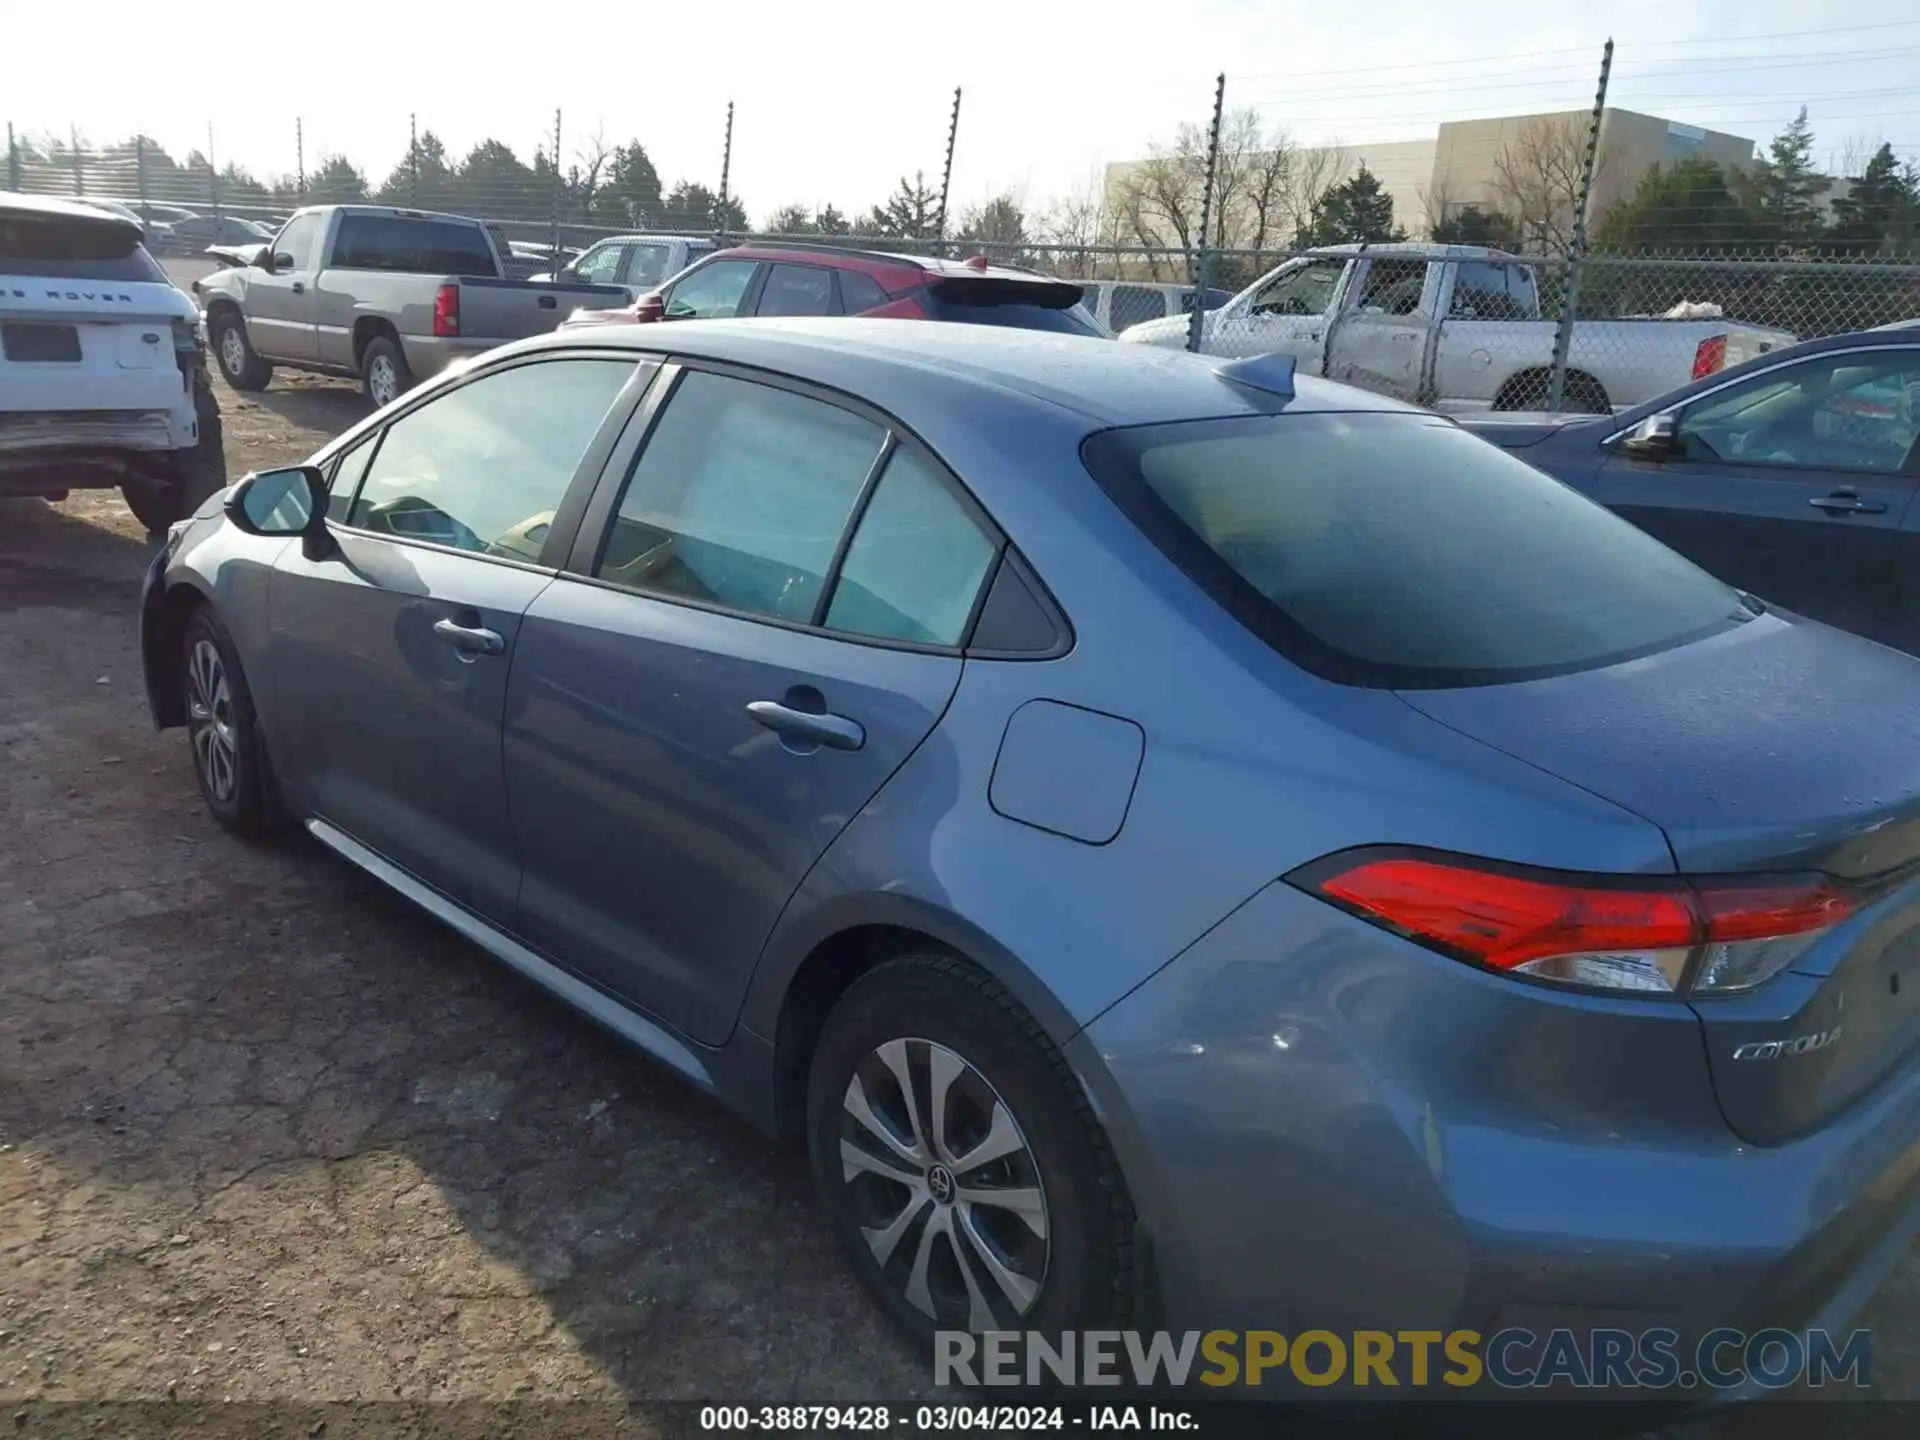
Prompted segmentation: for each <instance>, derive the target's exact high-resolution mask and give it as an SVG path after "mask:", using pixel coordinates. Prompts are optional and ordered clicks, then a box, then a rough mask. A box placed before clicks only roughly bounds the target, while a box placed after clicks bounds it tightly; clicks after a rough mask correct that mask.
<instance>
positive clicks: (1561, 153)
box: [1105, 108, 1754, 244]
mask: <svg viewBox="0 0 1920 1440" xmlns="http://www.w3.org/2000/svg"><path fill="white" fill-rule="evenodd" d="M1592 118H1593V112H1592V111H1590V110H1565V111H1559V112H1549V113H1544V114H1538V115H1510V116H1505V117H1502V118H1500V119H1496V120H1450V121H1448V122H1446V123H1445V124H1443V125H1441V126H1440V128H1439V130H1438V131H1436V132H1435V134H1434V135H1433V137H1432V138H1431V139H1427V140H1402V141H1395V142H1391V143H1388V144H1380V145H1342V146H1325V147H1319V148H1313V149H1303V150H1301V151H1299V152H1298V153H1297V154H1296V155H1295V156H1294V164H1293V172H1294V174H1295V175H1296V176H1301V175H1305V174H1314V175H1317V176H1318V177H1319V178H1320V182H1321V183H1320V185H1319V188H1321V189H1324V188H1325V187H1326V185H1327V184H1332V183H1337V182H1338V181H1339V180H1341V179H1344V178H1346V177H1347V176H1349V175H1351V174H1352V173H1353V172H1354V171H1356V170H1358V169H1359V168H1360V166H1361V165H1362V164H1363V163H1364V164H1365V165H1366V167H1367V168H1368V169H1369V170H1371V171H1372V172H1373V173H1374V174H1375V175H1376V176H1378V177H1379V180H1380V184H1381V187H1382V188H1383V189H1385V190H1386V192H1387V193H1388V194H1389V195H1391V196H1392V197H1393V214H1394V219H1395V221H1396V223H1397V224H1399V225H1400V226H1401V228H1403V229H1404V230H1406V232H1407V233H1408V234H1409V235H1410V236H1412V237H1414V238H1420V237H1423V236H1426V235H1428V234H1430V233H1431V231H1432V228H1433V226H1434V225H1435V224H1436V223H1438V222H1439V221H1440V220H1442V219H1443V218H1451V217H1453V216H1456V215H1458V214H1459V213H1460V212H1461V211H1463V210H1468V209H1479V210H1482V211H1493V210H1498V211H1501V212H1503V213H1505V214H1508V215H1510V216H1513V217H1515V218H1516V219H1520V220H1522V221H1523V222H1525V224H1526V225H1527V228H1528V229H1529V230H1531V231H1534V232H1535V233H1536V234H1537V235H1539V236H1540V237H1541V238H1543V239H1551V238H1552V236H1553V234H1554V232H1560V233H1564V230H1565V228H1566V227H1567V226H1568V225H1569V224H1570V223H1571V219H1572V203H1573V197H1574V196H1575V195H1577V194H1578V187H1579V177H1580V169H1581V165H1582V162H1583V160H1584V157H1585V153H1586V145H1587V131H1588V127H1589V126H1590V124H1591V123H1592ZM1753 143H1754V142H1753V141H1751V140H1748V139H1746V138H1744V137H1742V136H1739V135H1728V134H1724V133H1722V132H1721V131H1718V130H1704V129H1702V128H1700V127H1699V126H1697V125H1685V124H1682V123H1681V122H1680V121H1678V120H1663V119H1661V118H1659V117H1658V116H1655V115H1642V114H1640V113H1638V112H1637V111H1633V110H1619V109H1613V108H1609V109H1607V110H1606V111H1604V112H1603V113H1602V116H1601V122H1600V147H1599V151H1598V156H1597V161H1596V164H1595V169H1594V195H1593V206H1592V209H1591V211H1590V212H1589V213H1590V215H1591V216H1593V217H1595V218H1597V217H1599V216H1600V215H1603V214H1605V213H1606V211H1607V210H1608V209H1609V208H1610V207H1611V206H1613V205H1614V204H1616V203H1617V202H1618V201H1620V200H1622V199H1624V198H1626V196H1628V195H1630V194H1631V193H1632V192H1633V189H1634V186H1635V185H1636V184H1638V183H1639V180H1640V177H1641V176H1642V175H1644V174H1645V173H1646V172H1647V171H1648V170H1649V169H1651V168H1652V167H1653V166H1655V165H1657V164H1663V163H1671V162H1672V161H1675V160H1683V159H1689V158H1692V157H1695V156H1703V157H1705V158H1707V159H1709V160H1715V161H1718V162H1719V163H1720V164H1722V165H1726V166H1730V167H1734V168H1745V167H1747V166H1749V165H1751V164H1752V163H1753ZM1150 163H1151V162H1149V161H1144V160H1130V161H1121V162H1120V163H1118V164H1114V165H1109V166H1108V167H1107V169H1106V175H1105V186H1106V195H1107V204H1108V208H1109V211H1110V212H1111V213H1113V214H1114V215H1115V216H1119V215H1120V214H1121V212H1122V211H1124V210H1125V208H1126V204H1125V201H1126V193H1127V189H1128V186H1127V180H1128V177H1129V176H1131V175H1134V174H1136V173H1137V172H1140V171H1142V170H1143V169H1144V168H1145V167H1146V166H1148V165H1149V164H1150ZM1235 198H1236V200H1237V202H1238V203H1233V202H1230V203H1232V209H1230V211H1229V222H1228V239H1229V241H1230V243H1233V242H1235V241H1236V236H1235V232H1236V231H1240V232H1243V235H1244V231H1245V228H1246V225H1247V220H1246V216H1245V214H1244V212H1245V211H1246V208H1247V207H1246V204H1245V197H1244V195H1242V196H1239V197H1235ZM1296 199H1297V196H1296ZM1115 228H1116V232H1117V234H1118V238H1120V239H1121V240H1122V241H1129V240H1136V239H1139V238H1142V237H1140V236H1138V235H1136V234H1131V233H1128V232H1129V230H1131V229H1132V228H1134V227H1132V226H1130V225H1128V224H1126V223H1121V224H1119V225H1117V226H1116V227H1115ZM1152 228H1153V229H1155V230H1156V231H1161V230H1163V228H1164V227H1161V226H1157V225H1156V226H1153V227H1152ZM1157 238H1158V239H1159V240H1160V241H1161V242H1162V243H1171V237H1169V236H1167V235H1165V234H1164V233H1160V234H1158V235H1157ZM1288 238H1290V236H1280V235H1274V236H1271V237H1270V238H1269V241H1268V243H1269V244H1284V243H1285V241H1286V239H1288ZM1237 243H1245V240H1244V238H1240V239H1239V240H1238V242H1237Z"/></svg>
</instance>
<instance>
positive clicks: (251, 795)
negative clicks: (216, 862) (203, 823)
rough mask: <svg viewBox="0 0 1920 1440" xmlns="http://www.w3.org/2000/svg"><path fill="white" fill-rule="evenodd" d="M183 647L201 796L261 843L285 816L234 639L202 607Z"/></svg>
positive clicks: (229, 825) (228, 823)
mask: <svg viewBox="0 0 1920 1440" xmlns="http://www.w3.org/2000/svg"><path fill="white" fill-rule="evenodd" d="M181 644H182V646H183V648H184V654H183V656H182V661H183V663H182V665H181V676H182V679H183V682H184V684H185V686H186V712H187V739H188V741H189V743H190V744H191V745H192V748H193V770H194V775H195V776H196V778H198V780H199V782H200V794H201V797H202V798H203V799H204V800H205V801H206V802H207V809H208V810H209V811H211V812H212V813H213V818H214V819H215V820H217V821H219V822H220V824H221V825H222V826H223V827H224V828H226V829H227V830H229V831H231V832H232V833H234V834H235V835H240V836H244V837H247V838H249V839H253V838H257V837H259V836H261V835H264V834H266V833H268V832H269V831H270V830H272V829H273V828H274V825H275V822H276V821H277V820H278V818H279V815H278V811H277V809H276V807H275V805H274V801H273V778H272V775H271V773H270V772H269V770H268V768H267V762H266V747H265V746H264V745H263V744H262V743H261V736H260V728H259V720H258V718H257V717H256V715H255V714H254V709H253V694H252V692H251V691H249V690H248V689H247V680H246V676H245V674H244V673H243V672H242V671H241V669H240V657H239V655H238V654H237V653H236V651H235V650H234V647H233V637H232V636H231V635H229V634H228V633H227V627H226V626H224V625H222V624H221V623H220V621H219V619H218V618H217V617H216V616H215V615H214V613H213V612H212V611H211V610H209V609H206V608H204V607H202V608H201V609H198V610H195V611H194V612H193V614H192V615H190V616H188V617H187V623H186V624H185V626H183V627H182V635H181Z"/></svg>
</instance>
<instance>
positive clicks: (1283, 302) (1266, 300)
mask: <svg viewBox="0 0 1920 1440" xmlns="http://www.w3.org/2000/svg"><path fill="white" fill-rule="evenodd" d="M1346 268H1347V262H1346V261H1344V260H1311V261H1309V262H1307V264H1305V265H1303V266H1301V267H1300V268H1299V269H1298V270H1289V271H1288V272H1287V273H1286V274H1284V275H1276V276H1275V277H1274V278H1273V279H1271V280H1269V281H1268V282H1267V283H1266V285H1265V286H1264V287H1262V288H1261V289H1260V290H1259V291H1258V292H1257V293H1256V294H1255V295H1254V297H1253V313H1254V314H1255V315H1324V314H1326V313H1327V310H1328V308H1329V307H1330V306H1332V304H1333V292H1334V291H1335V290H1336V289H1338V288H1339V285H1340V276H1341V275H1342V274H1343V273H1344V272H1345V270H1346Z"/></svg>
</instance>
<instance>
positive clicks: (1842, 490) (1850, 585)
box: [1467, 326, 1920, 654]
mask: <svg viewBox="0 0 1920 1440" xmlns="http://www.w3.org/2000/svg"><path fill="white" fill-rule="evenodd" d="M1467 423H1468V424H1469V425H1470V426H1471V428H1472V429H1473V430H1474V432H1475V433H1476V434H1478V435H1481V436H1482V437H1484V438H1486V439H1489V440H1492V441H1493V442H1494V443H1495V444H1497V445H1500V446H1502V447H1504V448H1506V449H1508V450H1511V451H1513V452H1514V453H1515V454H1517V455H1518V456H1520V458H1521V459H1523V460H1526V461H1527V462H1528V463H1530V464H1533V465H1537V466H1539V467H1540V468H1541V469H1543V470H1545V471H1547V472H1548V473H1549V474H1551V475H1554V476H1556V477H1557V478H1559V479H1561V480H1564V481H1566V482H1567V483H1568V484H1569V485H1571V486H1573V487H1574V488H1575V489H1576V490H1579V491H1580V492H1581V493H1582V494H1584V495H1587V496H1588V497H1589V498H1591V499H1594V500H1598V501H1599V502H1600V503H1601V504H1603V505H1606V506H1607V507H1608V508H1610V509H1612V510H1614V511H1616V512H1618V513H1619V514H1620V515H1622V516H1624V517H1625V518H1626V519H1628V520H1631V521H1632V522H1633V523H1634V524H1636V525H1638V526H1639V527H1640V528H1641V529H1643V530H1645V531H1647V532H1648V533H1649V534H1651V535H1654V536H1656V537H1658V538H1659V539H1661V540H1663V541H1665V542H1666V543H1667V544H1669V545H1671V546H1673V548H1674V549H1676V550H1678V551H1680V552H1681V553H1682V554H1683V555H1686V556H1688V557H1689V558H1691V559H1692V560H1694V561H1696V562H1698V563H1699V564H1700V565H1702V566H1704V567H1705V568H1706V569H1707V570H1709V571H1711V572H1712V573H1713V574H1715V575H1717V576H1719V577H1720V578H1721V579H1722V580H1724V581H1726V582H1727V583H1728V584H1730V585H1735V586H1738V587H1739V588H1740V589H1742V590H1747V591H1751V592H1752V593H1754V594H1756V595H1759V596H1761V597H1763V598H1764V599H1766V600H1767V601H1769V602H1771V603H1774V604H1779V605H1784V606H1785V607H1787V608H1788V609H1789V610H1794V611H1797V612H1798V613H1800V614H1802V615H1808V616H1811V617H1813V618H1814V619H1816V620H1824V621H1826V622H1827V623H1828V624H1830V625H1837V626H1839V627H1840V628H1841V629H1843V630H1852V631H1854V632H1855V633H1857V634H1860V635H1865V636H1867V637H1868V638H1870V639H1873V640H1879V641H1881V642H1882V643H1884V644H1888V645H1893V646H1896V647H1898V648H1899V649H1902V650H1906V651H1908V652H1910V653H1914V654H1920V508H1916V507H1915V505H1914V503H1913V500H1914V493H1915V491H1916V489H1920V443H1917V442H1920V328H1917V327H1913V326H1904V327H1898V328H1889V329H1883V330H1873V331H1868V332H1866V333H1864V334H1858V335H1835V336H1831V337H1829V338H1827V339H1823V340H1809V341H1807V342H1805V343H1804V344H1800V345H1794V346H1791V347H1789V348H1787V349H1784V350H1776V351H1774V352H1773V353H1771V354H1769V355H1766V356H1764V357H1762V358H1760V359H1758V360H1754V361H1750V362H1748V363H1747V364H1745V365H1741V366H1738V367H1736V368H1734V369H1732V370H1728V371H1725V372H1723V373H1721V374H1718V375H1714V376H1710V377H1708V378H1706V379H1703V380H1700V381H1697V382H1696V383H1694V384H1692V385H1688V386H1685V387H1684V388H1682V389H1680V390H1677V391H1675V392H1673V393H1672V394H1670V395H1662V396H1660V397H1659V398H1658V399H1655V400H1649V401H1648V402H1647V403H1646V404H1644V405H1640V406H1637V407H1636V408H1634V409H1632V410H1629V411H1627V412H1626V413H1624V414H1621V415H1616V416H1611V417H1609V418H1607V419H1604V420H1593V419H1579V420H1572V421H1570V420H1569V419H1568V417H1565V416H1552V415H1534V416H1528V415H1511V416H1504V415H1503V416H1486V417H1481V418H1478V419H1474V420H1470V421H1468V422H1467Z"/></svg>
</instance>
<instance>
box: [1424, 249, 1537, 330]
mask: <svg viewBox="0 0 1920 1440" xmlns="http://www.w3.org/2000/svg"><path fill="white" fill-rule="evenodd" d="M1447 313H1448V314H1449V315H1451V316H1452V317H1453V318H1454V319H1456V320H1531V319H1532V318H1534V317H1535V316H1536V315H1538V314H1539V313H1540V297H1539V294H1538V292H1537V291H1536V290H1535V289H1534V284H1533V271H1532V270H1530V269H1528V268H1527V267H1526V266H1524V265H1494V264H1489V263H1488V262H1487V261H1484V260H1463V261H1461V262H1460V265H1459V268H1458V269H1456V270H1455V271H1454V277H1453V300H1452V301H1451V302H1450V303H1449V304H1448V306H1447Z"/></svg>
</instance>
